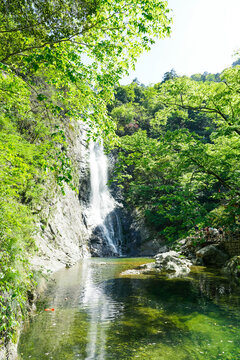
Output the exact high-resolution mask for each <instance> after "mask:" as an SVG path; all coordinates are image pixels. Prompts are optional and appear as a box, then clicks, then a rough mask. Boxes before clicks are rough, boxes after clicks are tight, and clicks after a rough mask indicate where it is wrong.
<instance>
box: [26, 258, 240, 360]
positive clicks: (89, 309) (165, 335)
mask: <svg viewBox="0 0 240 360" xmlns="http://www.w3.org/2000/svg"><path fill="white" fill-rule="evenodd" d="M144 262H146V259H145V260H143V259H87V260H84V261H82V262H81V263H79V264H78V265H77V266H75V267H74V268H72V269H69V270H64V271H60V272H58V273H57V274H56V275H55V278H54V281H53V282H52V283H51V284H49V286H48V289H47V290H46V292H45V294H44V296H43V298H42V299H41V301H40V302H39V304H38V308H39V312H38V314H37V316H35V317H33V318H32V319H31V321H30V322H29V323H27V324H26V325H25V329H24V331H23V333H22V336H21V339H20V344H19V353H20V354H21V359H23V360H25V359H29V358H31V359H32V360H45V359H53V360H73V359H82V360H83V359H85V360H93V359H94V360H108V359H111V360H116V359H119V360H121V359H122V360H130V359H141V360H142V359H151V360H161V359H163V360H172V359H173V358H174V359H175V360H186V359H189V360H192V359H194V360H195V359H196V360H198V359H199V360H206V359H207V360H219V359H224V360H230V359H232V360H239V359H240V350H239V349H240V339H239V321H240V310H239V299H240V290H239V287H234V285H233V284H231V283H230V282H229V281H228V280H227V279H225V278H223V277H222V276H221V275H219V274H216V273H214V272H206V271H203V269H201V268H196V269H194V272H193V273H191V274H188V275H187V276H186V277H184V278H174V279H167V278H165V277H164V276H162V275H159V274H149V275H133V276H121V272H122V271H124V270H126V269H129V268H131V267H134V266H136V265H138V264H140V263H144ZM46 307H49V308H52V307H53V308H55V311H54V312H51V313H47V312H45V311H44V308H46Z"/></svg>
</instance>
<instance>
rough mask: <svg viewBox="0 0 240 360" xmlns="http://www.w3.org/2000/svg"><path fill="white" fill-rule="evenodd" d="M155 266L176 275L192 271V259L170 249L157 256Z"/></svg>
mask: <svg viewBox="0 0 240 360" xmlns="http://www.w3.org/2000/svg"><path fill="white" fill-rule="evenodd" d="M155 259H156V263H155V268H156V269H158V270H160V271H165V272H174V273H175V275H181V274H186V273H189V272H190V266H191V265H192V263H191V261H189V260H187V259H185V258H183V257H181V255H180V254H179V253H177V252H176V251H168V252H165V253H160V254H157V255H156V256H155Z"/></svg>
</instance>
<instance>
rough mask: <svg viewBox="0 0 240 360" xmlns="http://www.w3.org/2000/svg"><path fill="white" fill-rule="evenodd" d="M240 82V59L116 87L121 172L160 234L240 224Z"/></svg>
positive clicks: (130, 197) (133, 201) (134, 202)
mask: <svg viewBox="0 0 240 360" xmlns="http://www.w3.org/2000/svg"><path fill="white" fill-rule="evenodd" d="M219 79H220V81H219ZM239 85H240V66H239V65H235V66H234V67H231V68H229V69H226V70H225V71H223V72H222V73H221V74H220V75H218V76H215V75H211V74H208V76H207V78H206V74H205V75H204V76H203V77H201V76H199V77H198V78H196V75H195V76H192V77H191V78H188V77H185V76H184V77H178V76H177V74H176V73H175V72H174V71H173V70H172V71H171V72H169V73H166V74H165V76H164V79H163V81H162V82H161V83H159V84H156V85H154V86H150V87H147V88H145V87H143V86H139V85H138V84H137V83H136V82H134V83H132V84H130V85H127V86H122V87H118V88H116V91H115V101H114V103H113V105H112V106H111V107H109V111H110V114H111V116H112V118H113V119H114V120H115V122H116V124H117V128H118V134H119V135H120V136H121V141H120V145H119V161H118V168H117V170H116V175H117V178H118V181H119V182H120V183H121V184H122V186H123V187H124V189H125V191H126V193H127V196H126V200H127V202H128V203H129V204H130V205H131V206H134V207H135V208H137V209H138V211H139V212H140V213H141V214H142V215H143V216H144V217H145V219H146V222H147V223H148V224H149V225H151V227H154V228H155V230H156V231H157V232H158V233H159V236H160V238H162V237H163V238H166V239H168V240H171V241H172V240H174V239H177V238H178V237H181V236H183V235H185V234H186V233H187V232H188V231H189V230H191V229H192V228H193V226H194V225H195V224H198V225H199V226H201V227H202V226H210V225H212V226H217V227H218V226H223V225H224V226H226V227H228V228H231V229H236V228H237V227H239V224H240V219H239V216H240V208H239V205H240V204H239V201H240V199H239V196H240V178H239V160H240V137H239V135H240V123H239V120H240V118H239V114H240V95H239V94H240V92H239V89H240V88H239Z"/></svg>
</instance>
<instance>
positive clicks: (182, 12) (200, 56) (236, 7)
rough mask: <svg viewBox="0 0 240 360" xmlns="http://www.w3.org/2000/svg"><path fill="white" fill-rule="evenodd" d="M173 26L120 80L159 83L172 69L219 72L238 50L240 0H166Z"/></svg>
mask: <svg viewBox="0 0 240 360" xmlns="http://www.w3.org/2000/svg"><path fill="white" fill-rule="evenodd" d="M168 7H169V8H170V9H172V17H173V24H172V26H171V28H172V33H171V37H170V38H165V39H161V40H157V41H156V43H155V44H154V45H153V46H152V49H151V50H150V51H149V52H145V53H143V54H142V55H141V56H140V57H139V60H138V61H137V64H136V68H135V71H130V73H129V76H128V77H125V78H123V79H122V81H121V84H122V85H125V84H129V83H131V82H132V80H133V79H134V78H137V79H138V80H139V81H140V82H141V83H143V84H145V85H149V84H154V83H157V82H160V81H161V80H162V77H163V74H164V73H165V72H167V71H170V70H171V69H175V71H176V72H177V74H178V75H188V76H190V75H192V74H196V73H203V72H204V71H207V72H209V73H217V72H221V71H222V70H223V69H225V68H226V67H229V66H231V64H232V63H233V61H234V60H236V57H234V56H233V55H234V53H235V52H236V51H237V50H239V49H240V0H228V1H226V0H169V1H168Z"/></svg>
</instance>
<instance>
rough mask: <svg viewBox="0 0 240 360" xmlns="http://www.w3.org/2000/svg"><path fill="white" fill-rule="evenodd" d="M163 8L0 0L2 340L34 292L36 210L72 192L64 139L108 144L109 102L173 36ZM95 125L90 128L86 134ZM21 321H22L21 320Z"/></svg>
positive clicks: (158, 5)
mask: <svg viewBox="0 0 240 360" xmlns="http://www.w3.org/2000/svg"><path fill="white" fill-rule="evenodd" d="M168 12H169V11H168V9H167V2H166V1H155V0H154V1H153V0H147V1H142V0H140V1H139V0H138V1H135V0H130V1H124V0H120V1H105V0H103V1H91V0H89V1H78V0H74V1H73V0H66V1H64V2H62V1H59V0H47V1H35V0H21V1H16V0H10V1H0V42H1V48H0V107H1V111H0V138H1V142H0V208H1V213H0V279H1V283H0V337H1V338H4V339H5V341H7V340H8V339H9V338H11V337H12V334H13V333H14V331H15V330H16V328H17V326H18V323H17V319H18V318H19V314H21V313H22V314H23V313H24V311H25V310H24V309H25V304H26V300H27V296H28V294H30V292H29V291H30V290H31V289H32V287H34V286H35V283H34V281H33V274H32V273H31V271H29V270H28V265H27V258H28V253H30V252H32V251H36V249H35V248H34V235H35V232H36V228H35V222H36V220H37V213H38V205H39V204H40V203H41V202H42V199H43V197H44V195H45V194H46V192H47V191H49V187H52V188H53V191H57V184H58V187H59V189H61V191H62V192H64V183H67V184H70V185H71V187H72V188H76V187H77V185H78V184H77V182H76V179H75V178H74V166H73V165H72V164H71V154H70V153H69V151H68V138H67V135H66V133H69V132H71V131H72V132H74V124H75V122H76V121H79V120H81V121H85V122H87V123H88V125H89V133H90V134H89V135H92V136H97V133H98V132H100V133H101V136H102V137H103V138H105V141H106V142H108V143H111V142H114V139H115V135H114V124H113V122H112V121H111V119H110V118H109V117H108V116H107V110H106V105H107V103H108V102H109V101H110V99H111V98H112V97H113V88H114V86H115V85H116V84H117V82H118V80H119V79H120V77H121V76H123V74H125V73H126V72H127V70H128V68H129V66H131V65H133V64H134V63H135V61H136V57H137V56H138V55H139V54H140V53H141V52H142V51H143V50H147V49H149V46H150V45H151V44H152V43H154V38H156V37H164V36H166V35H168V34H169V33H170V27H169V24H170V22H171V21H170V20H169V18H168ZM93 128H94V130H92V129H93ZM17 315H18V316H17Z"/></svg>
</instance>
